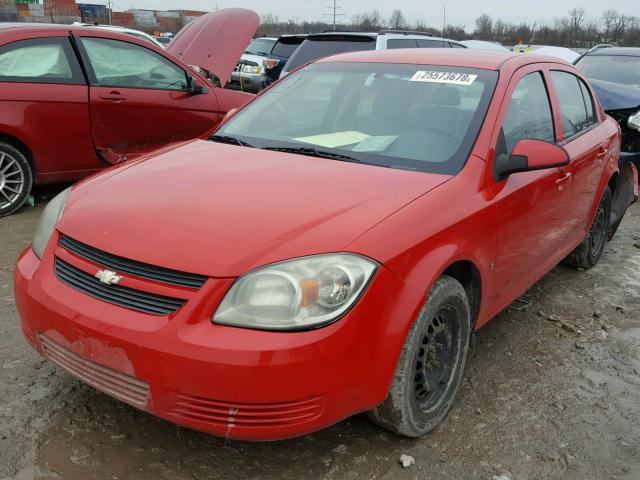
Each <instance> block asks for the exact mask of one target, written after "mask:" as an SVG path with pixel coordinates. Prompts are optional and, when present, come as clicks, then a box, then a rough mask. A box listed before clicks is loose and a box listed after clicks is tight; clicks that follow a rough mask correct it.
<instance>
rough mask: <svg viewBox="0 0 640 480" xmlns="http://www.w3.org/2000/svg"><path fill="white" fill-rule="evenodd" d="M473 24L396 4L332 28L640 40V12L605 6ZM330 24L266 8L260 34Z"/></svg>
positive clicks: (581, 41) (533, 39)
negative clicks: (416, 15)
mask: <svg viewBox="0 0 640 480" xmlns="http://www.w3.org/2000/svg"><path fill="white" fill-rule="evenodd" d="M474 27H475V28H474V29H473V31H470V32H469V31H467V30H466V28H465V26H464V25H451V24H448V25H446V26H445V27H444V32H443V28H442V27H441V26H440V27H434V26H430V25H427V24H426V23H424V22H422V21H411V20H410V19H407V17H406V16H405V15H404V13H403V12H402V10H400V9H396V10H394V11H393V12H392V14H391V16H389V17H388V18H385V17H384V16H383V15H382V14H381V13H380V11H379V10H369V11H366V12H362V13H358V14H356V15H353V16H352V17H351V18H349V19H348V20H347V21H343V22H341V24H340V25H337V27H336V28H337V29H338V30H354V31H362V32H365V31H374V32H375V31H379V30H382V29H405V30H415V31H419V32H425V33H430V34H432V35H436V36H442V35H443V34H444V36H445V37H447V38H452V39H454V40H466V39H471V38H473V39H477V40H488V41H494V42H500V43H502V44H503V45H514V44H517V43H520V42H521V43H523V44H527V45H556V46H561V47H570V48H589V47H591V46H593V45H596V44H599V43H610V44H617V45H620V46H627V47H633V46H636V47H638V46H640V18H639V17H636V16H633V15H626V14H622V13H620V12H618V11H617V10H613V9H609V10H606V11H605V12H604V13H603V14H602V15H601V16H599V17H592V16H589V15H588V14H587V11H586V10H585V9H584V8H573V9H571V10H569V11H568V12H567V14H566V15H565V16H563V17H560V18H556V19H554V20H552V21H550V22H536V21H532V22H522V23H512V22H508V21H504V20H502V19H500V18H496V19H494V18H493V17H491V16H490V15H487V14H483V15H481V16H480V17H478V18H477V19H476V21H475V25H474ZM332 29H333V25H332V24H330V23H327V22H307V21H302V22H296V21H294V20H287V21H282V20H280V19H279V17H277V16H275V15H272V14H266V15H263V16H262V19H261V25H260V29H259V34H261V35H276V36H277V35H282V34H285V33H317V32H322V31H326V30H332Z"/></svg>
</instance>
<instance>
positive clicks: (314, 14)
mask: <svg viewBox="0 0 640 480" xmlns="http://www.w3.org/2000/svg"><path fill="white" fill-rule="evenodd" d="M113 2H114V7H115V8H116V9H118V10H126V9H129V8H131V6H132V5H133V7H134V8H148V9H156V10H180V9H194V10H206V11H209V10H213V9H214V8H216V6H217V7H218V8H230V7H245V8H250V9H252V10H255V11H257V12H258V13H260V14H264V13H273V14H274V15H278V16H279V17H280V18H281V19H289V18H291V19H295V20H321V19H323V18H324V19H326V18H328V17H323V16H322V13H324V12H327V13H328V12H330V10H329V9H328V8H327V7H328V6H329V5H332V4H333V0H307V1H304V0H217V1H216V0H113ZM338 5H339V6H341V7H342V8H341V9H340V12H341V13H344V14H345V17H342V18H347V19H349V18H350V17H351V16H353V15H354V14H357V13H359V12H362V11H366V10H371V9H374V8H377V9H379V10H380V12H381V13H382V14H383V16H384V17H385V18H387V17H388V16H389V15H390V13H391V11H392V10H393V9H394V8H396V7H397V8H400V9H401V10H402V11H403V12H404V14H405V16H406V17H407V19H408V20H409V21H410V22H411V23H415V22H416V21H417V20H421V21H424V22H426V23H427V24H429V25H433V26H439V25H442V6H443V2H442V1H431V0H421V1H416V0H408V1H404V2H402V1H400V2H391V1H389V0H338ZM573 7H582V8H584V9H585V10H587V14H588V16H591V17H599V16H600V15H601V14H602V12H603V10H605V9H607V8H614V9H617V10H618V11H620V12H621V13H625V14H628V15H635V16H640V0H607V1H602V0H580V1H573V2H572V0H569V1H558V0H555V1H553V0H520V1H517V0H516V1H514V0H512V1H501V2H498V1H496V0H458V1H450V2H447V8H446V11H447V23H451V24H454V25H460V24H462V25H467V26H468V27H469V28H472V27H473V25H474V22H475V19H476V18H477V17H478V16H480V15H481V14H483V13H487V14H489V15H491V16H492V17H494V18H502V19H503V20H505V21H510V22H516V23H518V22H524V21H526V22H531V21H533V20H539V21H549V20H552V19H554V18H556V17H561V16H563V15H565V14H566V13H567V11H568V10H570V9H571V8H573Z"/></svg>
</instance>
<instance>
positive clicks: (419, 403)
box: [368, 275, 471, 437]
mask: <svg viewBox="0 0 640 480" xmlns="http://www.w3.org/2000/svg"><path fill="white" fill-rule="evenodd" d="M470 335H471V313H470V309H469V301H468V299H467V295H466V293H465V290H464V288H463V287H462V285H461V284H460V283H459V282H458V281H457V280H455V279H454V278H452V277H449V276H447V275H443V276H442V277H440V278H439V279H438V281H437V282H436V283H435V285H434V286H433V288H432V289H431V292H430V293H429V298H428V299H427V302H426V303H425V305H424V307H423V308H422V310H421V311H420V313H419V315H418V318H417V319H416V321H415V322H414V324H413V326H412V327H411V330H410V331H409V334H408V335H407V339H406V340H405V344H404V346H403V348H402V353H401V354H400V359H399V361H398V366H397V367H396V372H395V375H394V377H393V382H392V385H391V389H390V391H389V395H388V396H387V398H386V400H385V401H384V402H383V403H382V404H380V405H379V406H377V407H376V408H374V409H372V410H370V411H369V412H368V414H369V418H370V419H371V420H373V422H374V423H376V424H378V425H380V426H381V427H383V428H386V429H387V430H391V431H392V432H395V433H399V434H401V435H405V436H407V437H420V436H422V435H425V434H426V433H428V432H430V431H431V430H433V429H434V428H435V427H436V426H438V424H440V422H442V420H443V419H444V418H445V416H446V415H447V412H448V411H449V409H450V408H451V405H452V404H453V401H454V398H455V395H456V392H457V390H458V387H459V386H460V380H461V379H462V373H463V371H464V366H465V363H466V360H467V353H468V350H469V337H470ZM425 347H430V348H425ZM427 362H428V363H427ZM429 384H430V385H431V386H432V387H433V388H432V389H431V390H429V388H428V387H427V386H428V385H429ZM434 385H435V386H434Z"/></svg>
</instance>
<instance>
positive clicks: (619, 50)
mask: <svg viewBox="0 0 640 480" xmlns="http://www.w3.org/2000/svg"><path fill="white" fill-rule="evenodd" d="M591 55H623V56H625V55H626V56H632V57H640V48H637V47H602V48H598V49H597V50H594V51H593V52H588V53H585V56H591Z"/></svg>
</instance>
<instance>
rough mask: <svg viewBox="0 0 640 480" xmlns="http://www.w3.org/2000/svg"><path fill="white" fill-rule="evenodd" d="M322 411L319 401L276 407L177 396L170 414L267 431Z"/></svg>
mask: <svg viewBox="0 0 640 480" xmlns="http://www.w3.org/2000/svg"><path fill="white" fill-rule="evenodd" d="M322 409H323V400H322V398H320V397H312V398H307V399H306V400H298V401H293V402H278V403H230V402H222V401H220V400H213V399H209V398H201V397H193V396H191V395H182V394H178V395H177V396H176V399H175V401H174V404H173V406H172V408H171V413H173V414H174V415H177V416H178V417H181V418H184V419H189V420H192V421H196V422H202V423H205V424H213V425H216V424H222V425H233V426H238V427H252V428H268V427H283V426H290V425H296V424H299V423H305V422H310V421H312V420H314V419H316V418H317V417H318V416H319V415H320V414H321V413H322Z"/></svg>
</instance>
